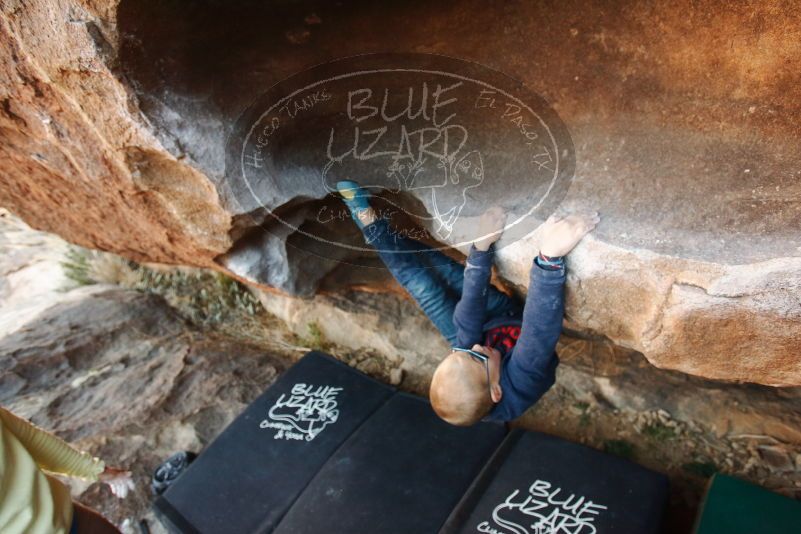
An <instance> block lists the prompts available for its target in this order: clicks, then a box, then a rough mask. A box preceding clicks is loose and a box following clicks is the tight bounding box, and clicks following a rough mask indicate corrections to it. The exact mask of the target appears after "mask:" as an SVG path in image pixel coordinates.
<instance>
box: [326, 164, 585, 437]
mask: <svg viewBox="0 0 801 534" xmlns="http://www.w3.org/2000/svg"><path fill="white" fill-rule="evenodd" d="M337 189H338V191H339V194H340V195H341V196H342V198H343V199H344V201H345V204H346V205H347V207H348V209H349V210H350V212H351V215H352V218H353V220H354V221H355V222H356V224H357V226H359V228H360V229H361V230H362V233H363V235H364V237H365V241H366V242H367V243H368V244H369V245H372V246H373V247H374V248H375V249H376V250H377V252H378V254H379V256H380V257H381V259H382V260H383V261H384V264H385V265H386V266H387V268H388V269H389V270H390V272H391V273H392V275H393V276H394V277H395V278H396V279H397V280H398V282H400V284H401V285H402V286H403V287H404V288H405V289H406V291H408V292H409V294H411V296H412V297H413V298H414V299H415V301H417V303H418V304H419V305H420V307H421V308H422V310H423V312H425V314H426V315H427V316H428V318H429V319H430V320H431V321H432V322H433V323H434V325H435V326H436V327H437V329H438V330H439V331H440V333H441V334H442V335H443V336H444V337H445V338H446V339H447V340H448V342H449V343H450V344H451V346H452V349H451V352H450V353H449V354H448V356H447V357H446V358H445V359H444V360H443V361H442V363H440V365H439V366H438V367H437V369H436V371H435V372H434V377H433V379H432V381H431V388H430V397H431V405H432V406H433V408H434V411H435V412H436V413H437V415H439V416H440V417H441V418H442V419H444V420H445V421H447V422H449V423H451V424H454V425H460V426H465V425H471V424H474V423H476V422H478V421H479V420H481V419H485V420H495V421H510V420H512V419H515V418H517V417H518V416H520V415H521V414H522V413H523V412H524V411H525V410H526V409H527V408H529V407H530V406H531V405H533V404H534V403H535V402H537V400H539V398H540V397H541V396H542V395H543V394H544V393H545V392H546V391H547V390H548V388H550V387H551V386H552V385H553V383H554V380H555V372H556V365H557V363H558V358H557V356H556V352H555V351H554V349H555V347H556V342H557V340H558V339H559V334H560V333H561V331H562V315H563V313H564V283H565V264H564V259H563V257H564V256H565V255H566V254H567V253H568V252H570V251H571V250H572V249H573V248H574V247H575V246H576V245H577V244H578V242H579V241H580V240H581V239H582V238H583V237H584V236H585V235H586V234H587V233H589V232H590V231H592V230H593V229H594V228H595V226H596V225H597V224H598V222H599V220H600V219H599V217H598V214H597V213H594V214H592V215H568V216H565V217H558V216H555V215H554V216H551V217H549V218H548V220H547V221H546V222H545V223H544V226H543V228H542V232H541V235H542V239H541V244H540V252H539V254H538V255H537V256H536V257H535V258H534V262H533V263H534V265H532V267H531V273H530V283H529V287H528V296H527V298H526V302H525V307H524V306H522V305H521V303H520V302H519V301H517V300H516V299H514V298H511V297H509V296H507V295H505V294H504V293H502V292H501V291H499V290H498V289H496V288H495V287H493V286H492V285H491V284H490V274H491V269H492V260H493V253H494V247H493V244H494V243H495V241H497V240H498V239H499V238H500V235H501V233H502V232H503V229H504V224H505V221H506V215H505V213H504V212H503V210H502V209H500V208H497V207H494V208H490V209H489V210H487V211H486V212H485V213H484V214H483V215H482V216H481V218H480V220H479V225H478V235H479V236H481V237H479V238H478V239H477V240H476V241H474V242H473V245H472V247H471V249H470V254H469V255H468V257H467V265H466V267H463V266H462V265H460V264H459V263H457V262H455V261H453V260H452V259H450V258H448V257H447V256H445V255H444V254H442V253H440V252H438V251H436V250H433V249H431V248H430V247H427V246H426V245H424V244H422V243H420V242H417V241H413V240H411V239H408V238H406V237H404V236H402V235H399V234H398V233H397V232H395V231H394V230H393V229H392V228H391V227H390V226H389V222H388V221H387V220H386V219H383V218H379V217H378V216H377V215H376V212H375V210H373V208H372V207H371V206H370V193H369V192H368V191H367V190H366V189H364V188H362V187H360V186H359V184H358V183H356V182H353V181H349V180H346V181H341V182H339V183H338V184H337Z"/></svg>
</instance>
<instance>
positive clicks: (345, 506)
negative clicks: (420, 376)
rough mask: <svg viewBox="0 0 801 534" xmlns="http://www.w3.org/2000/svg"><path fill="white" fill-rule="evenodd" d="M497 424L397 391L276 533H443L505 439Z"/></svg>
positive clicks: (338, 454) (334, 459)
mask: <svg viewBox="0 0 801 534" xmlns="http://www.w3.org/2000/svg"><path fill="white" fill-rule="evenodd" d="M505 433H506V430H505V428H504V426H503V425H500V424H496V423H479V424H477V425H474V426H472V427H467V428H465V427H456V426H452V425H449V424H448V423H445V422H444V421H442V420H441V419H439V418H438V417H437V416H436V414H435V413H434V411H433V410H432V409H431V406H430V404H429V403H428V401H426V400H424V399H421V398H419V397H415V396H412V395H408V394H404V393H396V394H395V395H394V396H393V397H392V398H391V399H390V400H389V401H388V402H387V403H386V404H385V405H384V406H382V407H381V408H380V409H379V410H378V411H376V412H375V413H374V414H373V415H372V416H371V417H370V418H369V419H368V420H367V421H365V423H364V424H363V425H362V427H361V428H359V430H357V431H356V432H354V434H353V435H352V436H351V437H350V438H349V439H348V440H347V442H345V443H344V444H343V445H342V447H341V448H340V449H339V450H338V451H337V452H336V453H335V454H334V455H333V456H332V457H331V458H330V459H329V461H328V462H327V463H326V465H325V466H324V467H323V468H322V469H321V470H320V473H319V474H318V475H317V476H316V477H315V478H314V480H312V481H311V483H310V484H309V486H308V487H307V488H306V490H305V491H304V492H303V494H302V495H301V496H300V497H299V498H298V499H297V500H296V501H295V503H294V504H293V505H292V507H291V509H290V510H289V512H287V514H286V516H285V517H284V519H283V520H282V521H281V523H280V524H279V526H278V528H277V529H276V534H290V533H291V534H304V533H315V534H316V533H323V532H324V533H327V534H337V533H342V534H345V533H347V534H352V533H355V532H359V533H362V532H365V533H367V532H376V533H378V532H380V533H381V534H395V533H397V534H410V533H434V532H437V531H438V530H439V529H440V527H441V526H442V525H443V523H444V522H445V520H446V519H447V518H448V515H449V514H450V512H451V510H453V508H454V507H455V506H456V504H457V503H458V502H459V500H460V499H461V497H462V495H463V494H464V492H465V491H466V490H467V488H468V487H469V486H470V484H471V482H472V481H473V479H474V478H475V476H476V475H477V474H478V473H479V471H480V470H481V469H482V467H483V466H484V464H485V463H486V461H487V460H488V459H489V458H490V456H491V455H492V454H493V452H494V451H495V449H496V448H497V447H498V445H500V443H501V442H502V440H503V438H504V435H505Z"/></svg>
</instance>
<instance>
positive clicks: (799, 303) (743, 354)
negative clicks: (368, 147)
mask: <svg viewBox="0 0 801 534" xmlns="http://www.w3.org/2000/svg"><path fill="white" fill-rule="evenodd" d="M798 12H799V11H798V10H797V9H794V8H793V7H792V6H785V7H777V6H775V5H774V4H772V3H770V2H767V1H765V2H756V3H750V4H747V5H745V4H742V5H741V4H729V3H727V2H723V1H719V0H709V1H708V2H703V3H701V4H699V3H697V2H696V3H690V2H687V3H680V4H671V5H670V6H668V5H665V6H656V7H654V6H633V5H632V6H606V5H601V4H597V5H595V4H591V3H590V2H585V1H583V0H579V1H577V2H569V3H561V4H559V5H553V6H541V5H537V4H524V5H511V4H510V5H504V6H501V7H499V6H495V5H492V6H489V5H488V4H485V3H482V2H479V1H469V2H459V3H446V4H442V3H438V4H431V5H423V4H409V3H406V2H391V3H383V2H382V3H380V4H373V3H368V2H351V3H348V4H347V5H345V6H336V5H333V4H332V5H318V4H312V3H307V2H290V3H287V2H280V3H275V5H272V4H263V3H257V2H236V3H233V2H228V3H219V2H197V3H193V4H192V5H191V6H187V5H179V4H177V3H165V2H157V1H155V0H154V1H150V0H147V1H123V2H115V1H113V0H85V1H78V0H75V1H72V2H70V1H67V0H57V1H52V2H44V1H37V2H29V3H24V4H23V3H21V2H13V1H12V2H6V3H5V4H4V5H3V10H2V14H0V40H2V43H3V46H2V48H1V49H0V54H1V55H0V73H2V78H0V80H2V81H0V104H2V105H1V106H0V172H2V182H0V205H3V206H5V207H8V208H9V209H11V210H12V211H14V212H15V213H18V214H19V215H20V216H22V217H23V218H24V219H25V220H26V221H27V222H28V223H29V224H31V225H32V226H34V227H36V228H40V229H45V230H48V231H52V232H56V233H59V234H60V235H62V236H64V237H65V238H67V239H69V240H71V241H74V242H78V243H80V244H83V245H87V246H92V247H96V248H101V249H104V250H110V251H114V252H117V253H120V254H122V255H125V256H128V257H131V258H133V259H136V260H140V261H141V260H147V261H156V262H166V263H183V264H191V265H198V266H206V267H213V268H217V269H222V270H227V271H229V272H231V273H233V274H236V275H237V276H239V277H240V278H242V279H245V280H248V281H250V282H251V283H254V284H258V285H261V286H264V287H268V286H269V287H275V288H278V289H281V290H283V291H286V292H290V293H294V294H298V295H306V296H308V295H311V294H312V293H314V292H315V291H316V290H317V289H318V287H320V286H321V284H322V285H323V286H325V285H326V282H327V280H329V279H330V277H329V278H326V276H327V275H329V274H330V273H332V272H334V273H335V274H336V279H337V280H338V281H340V283H342V282H343V280H344V283H345V284H347V285H359V284H367V285H373V286H375V285H376V277H375V271H374V270H373V269H371V268H368V267H365V266H369V265H374V263H373V262H374V258H370V257H369V254H366V253H361V252H358V253H351V252H347V251H344V250H345V249H341V248H339V249H337V251H336V253H335V254H330V253H327V254H322V256H323V257H321V254H320V250H319V249H318V241H315V240H314V239H311V238H309V237H308V236H309V234H310V233H311V234H314V235H319V234H320V232H323V231H324V232H328V233H329V234H331V235H337V236H338V237H339V238H341V239H342V240H343V241H344V242H347V243H357V242H358V235H357V234H356V233H355V231H354V229H353V225H352V224H351V223H350V222H349V221H348V220H346V219H343V220H341V221H339V222H338V223H336V221H335V223H336V224H333V225H330V226H329V227H327V228H326V229H325V230H322V229H320V228H319V227H315V221H316V217H317V216H318V215H319V213H320V211H321V210H322V209H324V208H327V207H331V206H334V205H335V204H334V203H333V202H332V199H331V198H330V197H327V196H325V195H324V194H322V193H321V194H316V195H315V194H311V195H310V194H309V193H308V191H306V189H305V185H304V184H305V183H306V181H307V180H310V179H311V178H312V177H314V178H315V179H316V174H315V173H317V172H319V169H316V168H313V166H309V167H303V166H302V165H301V166H295V167H292V168H289V169H288V170H286V171H285V172H283V173H282V174H281V176H282V177H283V178H287V177H288V178H291V180H290V182H289V183H290V184H293V183H294V184H297V187H296V188H293V186H291V185H289V186H287V185H285V184H284V185H281V184H279V185H280V187H278V186H276V187H275V188H274V189H272V190H271V189H269V188H267V190H265V191H262V193H264V195H266V196H259V197H258V198H261V199H264V198H269V199H270V201H269V202H263V203H262V204H263V205H260V204H259V202H254V203H250V204H249V203H247V202H242V197H241V195H240V193H241V189H242V185H241V183H238V182H237V181H236V177H235V176H233V175H232V174H231V172H230V171H231V169H230V167H227V166H226V163H227V161H226V159H227V157H228V156H229V154H227V152H226V151H227V147H228V145H227V143H228V140H229V136H230V135H231V134H235V133H236V132H235V129H236V124H237V120H238V119H239V118H240V116H241V115H242V113H243V112H244V111H245V110H246V109H247V108H248V107H249V106H250V105H251V103H253V102H254V100H256V99H257V98H258V97H259V96H260V95H262V94H263V93H264V92H265V91H266V90H267V89H268V88H269V87H270V86H272V85H273V84H275V83H276V82H278V81H280V80H283V79H284V78H286V77H287V76H290V75H293V74H295V73H297V72H299V71H302V70H304V69H306V68H308V67H310V66H313V65H316V64H319V63H322V62H325V61H329V60H331V59H334V58H337V57H343V56H349V55H354V54H360V53H364V52H377V51H378V52H387V51H392V52H425V53H433V54H442V55H447V56H452V57H457V58H462V59H465V60H470V61H475V62H478V63H481V64H484V65H487V66H489V67H491V68H493V69H495V70H497V71H500V72H503V73H505V74H506V75H508V76H511V77H512V78H516V79H519V80H521V81H522V82H523V83H524V84H525V85H526V86H527V87H528V88H529V89H530V90H531V91H533V92H535V93H537V94H539V95H541V96H542V97H543V98H544V99H545V100H547V101H548V102H549V103H550V105H551V106H552V107H553V109H554V110H555V111H556V112H557V113H558V114H559V116H560V117H561V120H562V121H564V124H565V125H566V126H567V128H568V130H569V131H570V134H571V136H572V144H573V146H574V147H575V176H574V178H573V179H572V183H571V184H570V189H569V190H568V191H567V192H566V196H565V197H564V199H563V209H597V210H598V211H600V212H601V214H602V217H603V222H602V224H601V225H600V226H599V227H598V229H597V230H596V232H595V233H594V235H593V236H592V237H591V238H589V239H587V240H586V241H585V242H584V243H583V244H582V245H581V246H580V247H579V248H578V249H577V250H576V251H575V252H574V253H573V254H572V255H571V257H570V262H569V268H570V278H569V283H568V309H567V326H568V327H569V328H570V329H571V330H573V331H575V332H577V333H581V334H583V335H589V336H603V337H605V338H608V339H609V340H611V341H613V342H614V343H617V344H620V345H623V346H625V347H629V348H632V349H635V350H637V351H640V352H642V353H643V354H644V355H645V356H646V357H647V358H648V360H650V361H651V362H652V363H654V364H655V365H657V366H660V367H666V368H671V369H677V370H680V371H683V372H686V373H691V374H697V375H702V376H705V377H710V378H717V379H725V380H735V381H748V382H757V383H761V384H768V385H801V364H799V362H800V361H801V352H799V348H798V346H799V340H801V296H800V295H801V171H798V170H797V169H799V168H801V166H799V163H801V161H799V160H800V159H801V150H799V148H801V146H799V145H801V136H800V135H799V134H800V133H801V127H800V126H799V124H801V122H799V120H798V119H799V115H801V89H799V88H800V87H801V84H799V83H798V81H799V80H798V77H799V74H798V73H799V72H801V54H799V46H801V45H799V43H801V39H799V37H801V21H799V16H798ZM715 13H718V14H719V15H715ZM488 128H489V126H488ZM490 133H491V134H493V135H494V134H495V133H496V132H495V131H494V130H491V131H490ZM498 135H500V133H498ZM496 137H497V136H496ZM492 153H493V154H496V155H500V157H503V156H505V157H507V158H508V159H512V158H513V157H514V152H513V151H512V147H511V146H508V145H504V144H500V145H496V146H493V152H492ZM487 157H489V156H487ZM290 171H291V172H290ZM496 179H498V180H499V185H498V186H497V187H496V188H495V190H496V191H497V197H496V199H497V200H498V201H499V202H501V203H505V202H507V201H508V202H511V203H512V204H515V199H518V200H519V197H520V196H521V191H523V192H525V189H526V183H525V176H520V175H518V173H517V171H516V170H515V168H514V166H512V167H510V170H509V172H507V173H504V174H503V175H502V176H501V177H496ZM292 180H294V181H292ZM400 200H401V201H403V202H404V203H406V205H413V204H414V205H417V204H419V205H421V206H422V209H423V210H424V211H428V210H430V208H431V203H430V202H429V200H428V199H427V197H425V196H424V195H423V194H421V193H415V192H411V193H409V194H408V195H406V196H405V197H404V198H402V199H400ZM415 203H416V204H415ZM515 205H519V202H517V204H515ZM269 214H273V215H275V214H280V217H281V218H282V219H284V220H288V221H290V222H291V224H292V226H293V227H294V228H296V230H293V229H292V228H290V227H289V226H287V225H282V224H275V223H274V222H270V221H272V219H270V218H268V215H269ZM467 224H469V219H467ZM304 229H305V230H309V229H312V230H311V231H306V232H304V231H301V230H304ZM325 235H328V234H325ZM343 236H344V237H343ZM435 237H436V236H435ZM439 241H441V242H442V243H445V244H450V245H459V244H460V241H459V240H458V236H457V233H454V234H452V235H449V236H446V237H442V238H440V239H439ZM536 243H537V234H536V232H534V233H533V234H532V235H529V236H522V235H517V236H512V237H507V238H506V239H505V240H502V242H501V245H502V249H501V250H500V252H499V254H498V260H499V267H500V269H499V271H500V274H501V275H502V277H504V278H505V279H506V280H508V281H510V282H512V283H513V284H515V285H516V286H518V288H519V289H520V290H524V289H525V283H526V280H527V277H526V272H527V270H528V268H529V265H530V258H531V256H532V254H533V253H534V251H535V250H536ZM457 248H458V247H457ZM461 249H462V252H464V247H461ZM343 262H345V263H343ZM350 264H358V265H361V266H362V267H361V268H360V269H357V268H355V267H354V268H353V269H350V270H343V266H344V267H345V269H347V268H348V266H349V265H350ZM343 272H344V273H346V274H347V276H343ZM379 285H383V284H381V283H380V282H379Z"/></svg>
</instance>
